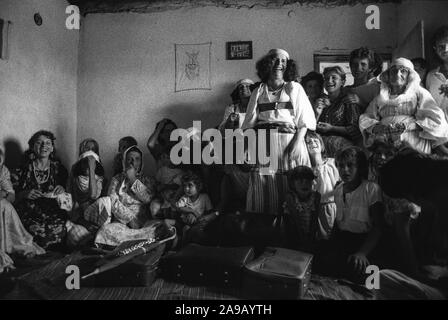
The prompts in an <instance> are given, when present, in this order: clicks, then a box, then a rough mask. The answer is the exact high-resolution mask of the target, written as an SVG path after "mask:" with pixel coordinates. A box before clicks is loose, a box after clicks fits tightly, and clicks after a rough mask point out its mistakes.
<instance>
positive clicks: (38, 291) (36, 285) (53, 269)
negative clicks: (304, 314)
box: [2, 252, 374, 300]
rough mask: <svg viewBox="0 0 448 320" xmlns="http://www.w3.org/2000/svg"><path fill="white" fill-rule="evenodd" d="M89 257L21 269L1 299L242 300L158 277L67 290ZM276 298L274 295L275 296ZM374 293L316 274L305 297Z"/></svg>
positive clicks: (364, 296) (333, 297) (227, 292)
mask: <svg viewBox="0 0 448 320" xmlns="http://www.w3.org/2000/svg"><path fill="white" fill-rule="evenodd" d="M85 258H86V257H85V256H83V255H82V254H81V253H79V252H78V253H73V254H69V255H65V256H63V257H59V258H54V259H53V261H52V262H50V263H48V264H47V265H45V266H43V267H40V268H37V269H36V268H34V270H33V268H32V269H30V270H25V271H23V270H22V272H21V271H20V270H18V271H16V272H15V273H16V274H15V276H14V277H13V278H12V279H11V277H10V278H9V280H7V282H6V284H7V286H9V289H7V287H5V286H3V288H4V289H3V290H7V293H6V294H4V295H3V297H2V299H48V300H54V299H56V300H202V299H207V300H226V299H241V298H242V296H241V294H240V292H239V290H238V289H226V290H223V289H221V288H212V287H193V286H187V285H185V284H181V283H174V282H167V281H165V280H163V279H161V278H157V279H156V280H155V282H154V283H153V284H152V285H151V286H150V287H120V288H118V287H115V288H88V287H85V288H84V287H81V288H80V289H79V290H68V289H67V288H66V286H65V280H66V277H67V274H66V273H65V269H66V267H67V266H68V265H72V264H75V265H76V264H77V263H79V262H80V261H82V259H85ZM273 298H274V297H273ZM373 298H374V297H373V293H372V292H371V291H369V290H367V289H366V288H365V287H363V286H359V285H354V284H352V283H349V282H346V281H341V280H337V279H331V278H326V277H321V276H317V275H313V276H312V278H311V283H310V286H309V290H308V291H307V294H306V296H305V299H306V300H366V299H373Z"/></svg>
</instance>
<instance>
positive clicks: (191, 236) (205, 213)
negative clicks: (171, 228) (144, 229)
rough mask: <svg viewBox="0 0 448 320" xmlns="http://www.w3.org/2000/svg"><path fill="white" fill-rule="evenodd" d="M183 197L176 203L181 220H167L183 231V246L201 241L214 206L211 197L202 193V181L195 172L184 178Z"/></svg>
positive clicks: (187, 174) (213, 215)
mask: <svg viewBox="0 0 448 320" xmlns="http://www.w3.org/2000/svg"><path fill="white" fill-rule="evenodd" d="M182 185H183V192H184V194H183V196H182V197H181V198H180V199H179V200H178V201H177V202H176V209H177V210H178V213H179V218H178V219H176V220H173V219H167V220H165V221H166V222H167V224H168V225H177V227H178V229H182V244H183V245H185V244H186V243H188V242H191V241H200V240H201V239H202V238H203V236H204V233H203V231H204V227H205V225H206V224H207V223H208V221H209V220H210V219H211V218H214V217H215V216H216V215H217V214H216V213H214V214H212V213H211V212H212V211H213V206H212V203H211V201H210V198H209V196H208V195H207V194H206V193H204V192H202V190H203V182H202V179H201V178H200V177H199V176H198V175H197V174H195V173H193V172H188V173H186V174H185V175H184V176H183V177H182Z"/></svg>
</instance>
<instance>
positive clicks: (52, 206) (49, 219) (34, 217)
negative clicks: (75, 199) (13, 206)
mask: <svg viewBox="0 0 448 320" xmlns="http://www.w3.org/2000/svg"><path fill="white" fill-rule="evenodd" d="M17 209H18V210H17V211H18V212H19V214H20V218H21V220H22V223H23V225H24V226H25V228H26V229H27V230H28V232H29V233H31V235H32V236H33V237H34V241H35V242H36V243H37V244H38V245H39V246H41V247H43V248H44V249H48V248H50V247H52V246H56V245H60V244H63V243H64V241H65V238H66V233H67V230H66V227H65V223H66V222H67V220H68V215H67V212H66V211H64V210H62V209H60V208H59V206H58V203H57V201H56V200H55V199H46V198H41V199H37V200H25V201H23V202H21V203H20V204H19V205H18V206H17Z"/></svg>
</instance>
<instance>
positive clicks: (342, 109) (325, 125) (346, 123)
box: [316, 66, 361, 157]
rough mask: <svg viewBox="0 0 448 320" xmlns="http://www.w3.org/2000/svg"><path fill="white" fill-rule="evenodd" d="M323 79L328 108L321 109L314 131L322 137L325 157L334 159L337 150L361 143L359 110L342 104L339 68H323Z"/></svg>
mask: <svg viewBox="0 0 448 320" xmlns="http://www.w3.org/2000/svg"><path fill="white" fill-rule="evenodd" d="M324 79H325V80H324V86H325V89H326V90H327V92H328V97H329V99H330V106H329V107H326V108H324V109H323V111H322V113H321V115H320V117H319V122H318V124H317V130H316V131H317V132H318V133H319V134H320V135H321V136H322V140H323V141H324V144H325V150H326V152H327V156H328V157H334V156H335V155H336V152H337V151H338V150H341V149H343V148H345V147H348V146H353V145H358V144H360V143H361V134H360V132H359V126H358V121H359V115H360V110H359V106H358V105H357V104H355V103H345V102H344V98H345V96H346V94H345V93H344V91H343V86H344V83H345V73H344V71H343V70H342V68H341V67H339V66H335V67H328V68H325V70H324Z"/></svg>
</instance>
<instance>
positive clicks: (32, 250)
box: [0, 148, 45, 273]
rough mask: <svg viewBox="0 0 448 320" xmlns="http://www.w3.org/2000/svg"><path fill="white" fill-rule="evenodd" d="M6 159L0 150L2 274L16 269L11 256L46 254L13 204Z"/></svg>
mask: <svg viewBox="0 0 448 320" xmlns="http://www.w3.org/2000/svg"><path fill="white" fill-rule="evenodd" d="M4 159H5V157H4V154H3V150H2V149H1V148H0V273H2V272H4V271H7V270H8V269H12V268H14V262H13V260H12V259H11V257H10V256H9V255H11V254H14V255H20V256H25V257H27V256H33V255H39V254H44V253H45V250H44V249H42V248H41V247H39V246H38V245H37V244H35V243H34V242H33V236H32V235H30V234H29V233H28V232H27V231H26V230H25V228H24V227H23V225H22V222H21V221H20V218H19V216H18V214H17V212H16V210H15V209H14V207H13V206H12V204H11V203H12V202H14V200H15V192H14V189H13V187H12V184H11V179H10V174H9V170H8V168H7V167H6V166H5V165H4Z"/></svg>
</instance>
